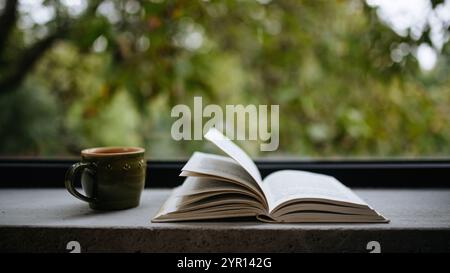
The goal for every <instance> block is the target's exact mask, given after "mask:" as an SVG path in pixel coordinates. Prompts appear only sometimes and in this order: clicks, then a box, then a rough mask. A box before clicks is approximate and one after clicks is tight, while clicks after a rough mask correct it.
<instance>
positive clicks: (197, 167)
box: [180, 152, 262, 193]
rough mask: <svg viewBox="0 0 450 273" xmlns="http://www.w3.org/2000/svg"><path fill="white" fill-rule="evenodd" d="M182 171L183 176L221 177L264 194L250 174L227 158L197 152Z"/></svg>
mask: <svg viewBox="0 0 450 273" xmlns="http://www.w3.org/2000/svg"><path fill="white" fill-rule="evenodd" d="M181 170H182V172H181V174H180V175H181V176H190V173H197V174H201V175H207V176H212V177H221V178H225V179H227V180H231V181H236V182H239V183H240V184H243V185H246V186H247V187H249V188H251V189H252V190H253V191H255V192H258V193H261V192H262V189H261V188H260V186H259V184H258V183H257V182H256V181H255V180H254V179H253V178H252V177H251V176H250V174H248V172H247V171H246V170H245V169H244V168H243V167H242V166H241V165H239V164H238V163H237V162H236V161H235V160H233V159H231V158H229V157H226V156H220V155H214V154H206V153H201V152H195V153H194V154H193V155H192V156H191V158H189V160H188V162H187V163H186V165H184V167H183V169H181ZM186 172H187V173H186Z"/></svg>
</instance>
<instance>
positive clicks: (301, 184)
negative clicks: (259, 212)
mask: <svg viewBox="0 0 450 273" xmlns="http://www.w3.org/2000/svg"><path fill="white" fill-rule="evenodd" d="M263 184H264V190H265V194H266V198H267V201H268V203H269V211H272V210H273V209H274V208H276V207H277V206H279V205H281V204H282V203H284V202H288V201H290V200H293V199H302V198H304V199H306V198H307V199H328V200H332V201H338V202H348V203H354V204H359V205H367V204H366V203H365V202H364V201H363V200H361V199H360V198H359V197H358V196H356V195H355V194H354V193H353V192H352V191H351V190H350V189H349V188H347V187H346V186H344V185H343V184H342V183H341V182H339V181H338V180H336V179H335V178H334V177H332V176H328V175H323V174H317V173H311V172H305V171H294V170H285V171H279V172H275V173H272V174H270V175H269V176H267V177H266V178H265V179H264V182H263Z"/></svg>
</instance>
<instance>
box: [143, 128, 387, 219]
mask: <svg viewBox="0 0 450 273" xmlns="http://www.w3.org/2000/svg"><path fill="white" fill-rule="evenodd" d="M205 138H206V139H207V140H209V141H211V142H212V143H214V144H215V145H216V146H217V147H218V148H219V149H221V150H222V151H223V152H224V153H225V154H227V155H228V157H227V156H219V155H214V154H206V153H200V152H196V153H194V154H193V155H192V157H191V158H190V159H189V161H188V162H187V163H186V165H185V166H184V167H183V169H182V170H181V174H180V175H181V176H185V177H187V178H186V179H185V181H184V183H183V184H182V185H181V186H179V187H177V188H175V189H174V190H173V192H172V194H171V195H170V197H169V198H168V200H167V201H166V202H165V203H164V205H163V206H162V207H161V209H160V211H159V212H158V213H157V215H156V216H155V217H154V218H153V220H152V221H153V222H174V221H191V220H210V219H221V218H237V217H256V218H257V219H259V220H261V221H265V222H290V223H320V222H323V223H326V222H328V223H387V222H389V220H388V219H386V218H385V217H383V216H382V215H380V214H379V213H378V212H376V211H375V210H374V209H373V208H371V207H370V206H369V205H368V204H367V203H366V202H364V201H363V200H362V199H360V198H359V197H358V196H357V195H356V194H355V193H353V192H352V191H351V190H350V189H349V188H347V187H346V186H344V185H343V184H342V183H340V182H339V181H338V180H337V179H335V178H334V177H332V176H328V175H323V174H317V173H312V172H306V171H296V170H283V171H277V172H274V173H272V174H270V175H268V176H267V177H266V178H265V179H262V178H261V174H260V172H259V170H258V168H257V167H256V165H255V163H254V162H253V161H252V160H251V159H250V157H249V156H248V155H247V154H246V153H245V152H244V151H243V150H241V149H240V148H239V147H238V146H237V145H236V144H234V143H233V142H232V141H230V140H229V139H227V138H226V137H225V136H224V135H223V134H222V133H221V132H220V131H218V130H217V129H215V128H212V129H211V130H209V131H208V133H207V134H206V135H205Z"/></svg>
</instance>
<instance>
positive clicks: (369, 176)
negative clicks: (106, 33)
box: [0, 158, 450, 188]
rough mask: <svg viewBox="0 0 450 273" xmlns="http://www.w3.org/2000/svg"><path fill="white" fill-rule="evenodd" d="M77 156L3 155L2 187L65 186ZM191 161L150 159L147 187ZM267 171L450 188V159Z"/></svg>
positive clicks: (165, 183) (271, 167)
mask: <svg viewBox="0 0 450 273" xmlns="http://www.w3.org/2000/svg"><path fill="white" fill-rule="evenodd" d="M75 162H76V160H71V159H17V158H1V159H0V174H1V179H0V188H62V187H64V175H65V172H66V170H67V169H68V168H69V166H70V165H71V164H73V163H75ZM185 163H186V161H182V160H168V161H162V160H148V161H147V178H146V187H147V188H171V187H174V186H177V185H180V184H181V183H182V182H183V179H184V178H183V177H179V173H180V170H181V168H182V167H183V165H184V164H185ZM256 165H257V166H258V168H259V169H260V171H261V174H262V175H263V177H264V176H266V175H268V174H269V173H272V172H275V171H278V170H283V169H294V170H306V171H312V172H317V173H323V174H328V175H332V176H334V177H336V178H337V179H339V180H340V181H341V182H343V183H344V184H345V185H347V186H349V187H361V188H448V187H450V160H447V159H442V160H441V159H438V160H416V159H411V160H305V161H300V160H258V161H256Z"/></svg>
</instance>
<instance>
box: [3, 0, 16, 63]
mask: <svg viewBox="0 0 450 273" xmlns="http://www.w3.org/2000/svg"><path fill="white" fill-rule="evenodd" d="M17 2H18V1H17V0H7V1H6V5H5V8H4V10H3V14H2V15H1V16H0V55H1V53H2V51H3V49H4V48H5V45H6V41H7V40H8V37H9V34H10V33H11V31H12V29H13V27H14V25H15V23H16V20H17Z"/></svg>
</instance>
